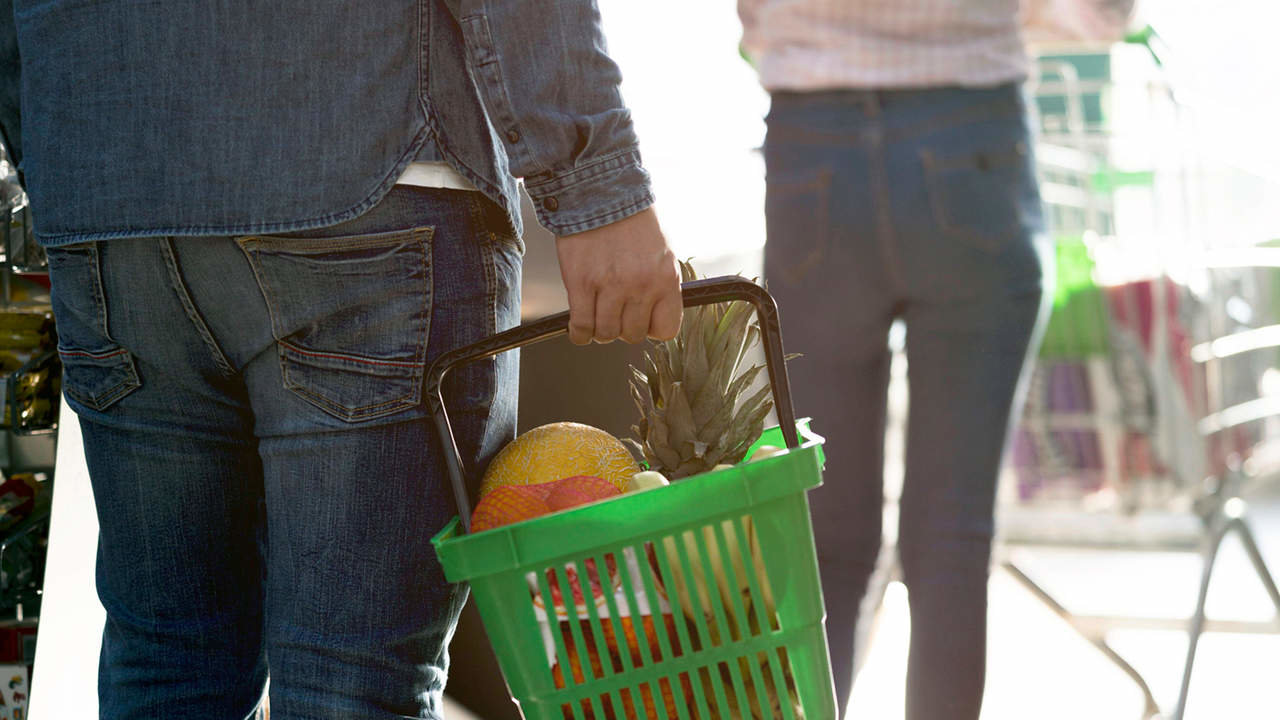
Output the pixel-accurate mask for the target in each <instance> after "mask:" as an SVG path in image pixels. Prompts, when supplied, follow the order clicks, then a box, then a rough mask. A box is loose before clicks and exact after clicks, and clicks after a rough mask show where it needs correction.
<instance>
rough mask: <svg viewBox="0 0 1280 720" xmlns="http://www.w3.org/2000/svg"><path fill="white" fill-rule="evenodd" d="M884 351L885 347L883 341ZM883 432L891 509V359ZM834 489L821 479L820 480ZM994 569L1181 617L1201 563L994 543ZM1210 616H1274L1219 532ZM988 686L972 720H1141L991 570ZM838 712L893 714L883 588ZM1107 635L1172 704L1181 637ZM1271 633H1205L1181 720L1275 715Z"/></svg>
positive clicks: (895, 423) (1275, 504)
mask: <svg viewBox="0 0 1280 720" xmlns="http://www.w3.org/2000/svg"><path fill="white" fill-rule="evenodd" d="M891 344H892V341H891ZM892 376H893V379H892V381H891V383H890V389H889V415H890V422H889V427H888V428H887V432H886V446H885V450H886V452H885V460H886V462H885V479H886V496H887V497H888V498H889V499H890V502H892V499H893V498H896V497H897V496H898V494H899V490H900V487H901V478H902V461H901V458H902V452H903V437H902V419H903V418H904V417H905V414H906V407H907V400H908V398H907V392H906V383H905V379H906V363H905V362H904V361H903V360H902V358H901V356H900V355H899V356H898V357H896V358H895V361H894V364H893V368H892ZM825 480H826V481H827V482H832V481H833V480H834V478H832V477H831V476H830V474H828V476H827V477H826V478H825ZM1267 487H1268V488H1269V490H1268V494H1267V495H1266V496H1265V497H1250V498H1246V499H1247V500H1249V502H1250V505H1249V522H1250V525H1251V527H1252V529H1253V532H1254V534H1255V537H1256V539H1257V541H1258V544H1259V546H1260V548H1261V551H1262V553H1263V556H1264V557H1265V558H1266V560H1267V561H1268V563H1269V564H1270V567H1271V572H1272V574H1273V576H1278V575H1280V483H1275V482H1272V483H1271V484H1270V485H1269V486H1267ZM885 529H886V543H888V542H891V541H892V539H893V538H894V537H895V536H896V533H897V517H896V511H895V509H894V508H892V507H889V508H887V509H886V513H885ZM996 554H997V562H999V561H1000V560H1006V559H1012V560H1014V561H1015V563H1016V564H1017V565H1018V567H1019V568H1020V569H1021V570H1022V571H1023V572H1025V573H1026V574H1027V575H1029V576H1030V577H1032V578H1033V579H1034V580H1035V581H1036V582H1037V583H1039V584H1040V585H1041V587H1043V588H1044V589H1045V590H1046V591H1048V592H1049V593H1050V594H1051V595H1053V596H1054V598H1055V599H1056V600H1057V601H1058V602H1059V603H1061V604H1062V605H1064V606H1065V607H1067V608H1068V609H1069V610H1072V611H1074V612H1078V613H1082V614H1093V615H1108V614H1109V615H1123V614H1129V615H1146V616H1155V617H1161V618H1186V617H1189V616H1190V615H1191V613H1192V612H1193V611H1194V610H1195V602H1196V591H1197V589H1198V586H1199V581H1200V569H1201V564H1200V557H1199V556H1198V555H1195V554H1189V553H1175V552H1169V553H1163V552H1151V551H1132V552H1125V551H1118V550H1111V551H1090V550H1062V549H1054V550H1050V549H1047V548H1046V549H1035V550H1032V549H1028V548H1000V549H998V550H997V551H996ZM1207 608H1208V615H1209V617H1210V618H1214V619H1220V620H1249V621H1267V620H1273V621H1274V622H1275V623H1276V625H1275V627H1276V629H1277V630H1278V631H1280V618H1275V613H1274V609H1273V608H1272V606H1271V603H1270V600H1269V599H1268V597H1267V594H1266V591H1265V590H1264V589H1263V587H1262V584H1261V583H1260V582H1259V581H1258V580H1257V577H1256V575H1255V574H1254V572H1253V569H1252V566H1251V565H1250V564H1249V562H1248V559H1247V557H1246V556H1245V553H1244V550H1243V548H1242V547H1241V546H1240V544H1239V542H1238V541H1237V540H1236V539H1235V537H1234V536H1229V537H1228V539H1227V541H1226V542H1225V543H1224V544H1223V546H1222V549H1221V550H1220V551H1219V555H1218V562H1217V565H1216V568H1215V571H1214V577H1213V582H1212V585H1211V589H1210V593H1209V599H1208V605H1207ZM988 618H989V624H988V628H989V631H988V659H987V687H986V696H985V702H984V706H983V708H984V709H983V714H982V720H1027V719H1028V718H1034V719H1035V720H1058V719H1061V720H1079V719H1082V718H1088V719H1089V720H1140V718H1141V717H1142V710H1143V701H1142V693H1141V691H1140V690H1139V689H1138V687H1137V685H1136V684H1134V682H1133V681H1132V680H1130V679H1129V677H1128V676H1127V675H1125V674H1124V672H1123V671H1121V670H1120V668H1119V667H1117V666H1116V665H1115V664H1114V663H1112V662H1111V661H1110V660H1109V659H1107V658H1106V657H1105V656H1103V655H1102V654H1101V653H1100V652H1099V651H1098V650H1097V649H1096V648H1094V647H1093V645H1091V644H1090V643H1089V642H1088V641H1087V640H1085V639H1084V638H1083V637H1081V636H1080V635H1079V634H1077V633H1076V631H1075V630H1074V629H1073V628H1072V627H1071V626H1070V625H1068V624H1067V623H1066V621H1064V620H1063V619H1061V618H1060V617H1058V615H1056V614H1055V613H1054V612H1053V611H1052V610H1050V609H1049V608H1048V607H1047V606H1046V605H1044V604H1043V603H1042V602H1041V601H1040V600H1039V599H1038V598H1036V597H1035V596H1034V595H1032V594H1031V592H1030V591H1028V590H1027V589H1026V588H1025V587H1024V586H1023V585H1021V584H1020V583H1019V582H1018V581H1017V580H1016V579H1015V578H1014V577H1013V576H1012V575H1011V574H1010V573H1008V572H1007V571H1005V570H1003V569H1001V568H1000V567H998V566H997V567H996V569H995V570H994V571H993V573H992V577H991V584H990V610H989V612H988ZM869 632H870V639H869V640H868V643H869V644H868V646H867V650H866V656H865V658H864V661H863V663H862V666H861V667H862V670H861V672H860V674H859V676H858V679H857V681H856V682H855V684H854V690H853V697H852V699H851V702H850V712H849V715H848V717H849V718H851V719H854V720H861V719H862V718H871V719H874V720H896V719H899V718H902V717H903V704H904V698H905V679H906V665H907V641H908V637H909V633H910V621H909V618H908V610H907V591H906V588H905V587H903V586H902V585H901V584H900V583H892V584H890V585H889V587H888V588H887V589H886V591H885V596H884V601H883V603H882V604H881V606H880V611H879V613H878V614H877V617H876V621H875V623H874V624H872V625H871V626H870V630H869ZM1109 641H1110V643H1111V645H1112V647H1113V648H1115V649H1116V650H1117V651H1118V652H1119V653H1120V655H1121V656H1122V657H1124V658H1125V659H1126V661H1128V662H1129V663H1130V664H1131V665H1133V666H1134V668H1135V669H1136V670H1137V671H1138V672H1139V673H1141V674H1142V675H1143V676H1144V678H1145V679H1146V681H1147V684H1148V685H1149V686H1150V687H1151V691H1152V694H1153V695H1154V696H1155V699H1156V702H1157V703H1158V704H1159V705H1160V707H1161V710H1163V711H1164V712H1166V713H1169V712H1171V711H1172V709H1173V705H1174V703H1175V702H1176V700H1177V695H1178V688H1179V684H1180V683H1181V680H1182V667H1183V661H1184V659H1185V654H1186V647H1187V635H1186V633H1185V632H1178V631H1155V630H1119V631H1116V632H1114V633H1112V634H1111V635H1110V636H1109ZM1277 667H1280V633H1278V634H1269V635H1245V634H1228V633H1206V634H1205V635H1204V636H1202V638H1201V640H1200V645H1199V650H1198V653H1197V657H1196V664H1195V672H1194V674H1193V677H1192V685H1191V693H1190V696H1189V699H1188V704H1187V712H1186V715H1185V718H1184V720H1222V719H1224V718H1231V720H1254V719H1255V718H1267V719H1272V718H1280V684H1277V683H1276V682H1275V668H1277Z"/></svg>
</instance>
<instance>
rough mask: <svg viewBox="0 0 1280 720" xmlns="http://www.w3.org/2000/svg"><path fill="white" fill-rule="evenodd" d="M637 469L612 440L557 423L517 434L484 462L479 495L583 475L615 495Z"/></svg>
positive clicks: (597, 431)
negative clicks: (603, 482)
mask: <svg viewBox="0 0 1280 720" xmlns="http://www.w3.org/2000/svg"><path fill="white" fill-rule="evenodd" d="M639 471H640V466H639V465H637V464H636V461H635V458H634V457H632V455H631V453H630V451H628V450H627V448H626V446H624V445H623V444H622V442H621V441H619V440H618V439H617V438H615V437H614V436H612V435H610V434H609V433H607V432H605V431H603V430H601V429H599V428H594V427H591V426H590V425H583V424H582V423H574V422H558V423H551V424H549V425H542V426H540V427H536V428H533V429H532V430H528V431H526V432H524V433H522V434H521V435H520V436H519V437H517V438H516V439H515V440H512V441H511V442H509V443H507V445H506V447H504V448H502V450H501V451H499V452H498V454H497V456H495V457H494V458H493V460H492V461H491V462H490V463H489V467H488V468H487V469H486V470H485V473H484V477H483V478H482V479H481V481H480V497H481V498H483V497H484V496H485V495H488V494H489V493H490V492H493V490H494V489H495V488H499V487H505V486H510V485H541V484H543V483H549V482H555V481H557V480H561V479H563V478H569V477H575V476H582V475H587V476H591V477H596V478H600V479H602V480H606V481H608V482H610V483H612V484H613V485H614V487H616V488H617V489H618V490H619V491H622V490H624V489H625V488H626V486H627V481H629V480H630V479H631V476H632V475H635V474H636V473H637V472H639Z"/></svg>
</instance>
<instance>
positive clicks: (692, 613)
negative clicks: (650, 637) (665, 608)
mask: <svg viewBox="0 0 1280 720" xmlns="http://www.w3.org/2000/svg"><path fill="white" fill-rule="evenodd" d="M668 543H670V545H669V546H668ZM682 545H683V540H682V539H681V537H680V536H679V535H667V536H666V537H663V538H660V539H659V540H658V542H657V543H655V548H654V553H653V556H654V557H655V558H657V559H658V570H659V571H660V572H661V573H662V577H664V578H671V580H670V585H669V586H668V592H667V601H668V602H670V603H671V613H672V615H673V617H674V620H675V622H674V623H673V624H674V625H675V626H676V637H677V638H678V639H679V640H680V648H681V650H682V652H683V653H684V654H692V653H693V652H694V649H693V642H692V640H691V639H690V638H689V630H688V626H687V625H688V624H687V622H686V621H685V618H688V617H701V616H702V613H701V611H699V610H697V609H695V608H685V607H684V606H683V605H682V604H681V600H680V593H678V592H676V591H675V587H676V586H675V578H676V574H675V573H674V572H672V569H671V563H670V562H669V561H668V559H667V548H668V547H672V548H679V547H681V546H682ZM688 564H689V563H688V560H685V561H684V565H685V566H686V567H687V566H688ZM686 577H687V576H686ZM686 587H690V588H692V583H686ZM690 599H691V600H692V598H690ZM702 632H703V633H704V634H705V633H706V627H705V626H704V627H703V628H702ZM684 674H685V675H687V676H688V678H689V687H690V689H691V690H692V691H693V700H694V702H695V703H697V708H698V718H699V719H700V720H705V718H709V717H711V714H710V711H709V710H708V709H707V698H706V696H705V695H704V694H703V692H702V683H701V682H700V681H699V678H698V673H697V671H696V670H690V671H687V672H686V673H684ZM672 690H673V691H674V692H677V693H683V688H681V687H679V686H672ZM688 704H689V702H688V698H684V705H685V706H687V705H688Z"/></svg>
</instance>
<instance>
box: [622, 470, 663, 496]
mask: <svg viewBox="0 0 1280 720" xmlns="http://www.w3.org/2000/svg"><path fill="white" fill-rule="evenodd" d="M670 484H671V483H669V482H667V479H666V478H665V477H663V476H662V473H660V472H654V471H653V470H645V471H644V472H638V473H636V474H635V475H632V476H631V479H630V480H628V481H627V492H629V493H632V492H640V491H642V490H652V489H654V488H660V487H666V486H667V485H670Z"/></svg>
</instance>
